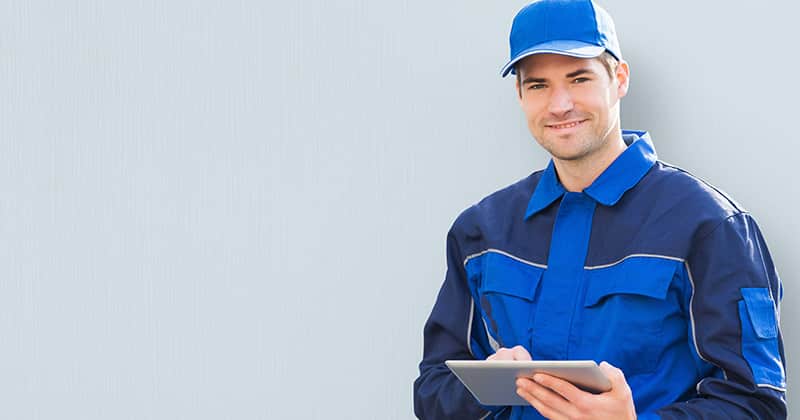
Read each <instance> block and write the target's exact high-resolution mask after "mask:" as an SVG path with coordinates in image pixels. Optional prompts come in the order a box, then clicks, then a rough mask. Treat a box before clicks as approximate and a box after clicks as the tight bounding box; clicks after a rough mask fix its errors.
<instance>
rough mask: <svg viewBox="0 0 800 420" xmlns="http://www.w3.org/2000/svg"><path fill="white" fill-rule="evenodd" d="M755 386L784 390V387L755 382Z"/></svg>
mask: <svg viewBox="0 0 800 420" xmlns="http://www.w3.org/2000/svg"><path fill="white" fill-rule="evenodd" d="M756 386H757V387H759V388H769V389H774V390H775V391H778V392H786V388H781V387H778V386H774V385H770V384H756Z"/></svg>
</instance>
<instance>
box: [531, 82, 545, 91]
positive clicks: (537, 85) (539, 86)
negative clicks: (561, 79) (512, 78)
mask: <svg viewBox="0 0 800 420" xmlns="http://www.w3.org/2000/svg"><path fill="white" fill-rule="evenodd" d="M545 87H546V85H544V84H542V83H534V84H532V85H529V86H528V89H531V90H539V89H544V88H545Z"/></svg>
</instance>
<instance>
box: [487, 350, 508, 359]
mask: <svg viewBox="0 0 800 420" xmlns="http://www.w3.org/2000/svg"><path fill="white" fill-rule="evenodd" d="M486 360H514V359H513V353H512V352H511V350H510V349H507V348H505V347H502V348H499V349H497V352H496V353H495V354H493V355H491V356H489V357H487V358H486Z"/></svg>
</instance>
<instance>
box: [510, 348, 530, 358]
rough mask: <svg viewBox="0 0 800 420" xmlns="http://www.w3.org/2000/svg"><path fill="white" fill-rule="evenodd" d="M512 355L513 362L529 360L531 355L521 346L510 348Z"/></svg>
mask: <svg viewBox="0 0 800 420" xmlns="http://www.w3.org/2000/svg"><path fill="white" fill-rule="evenodd" d="M511 352H512V353H513V355H514V360H531V354H530V353H528V350H526V349H525V347H522V346H514V347H512V348H511Z"/></svg>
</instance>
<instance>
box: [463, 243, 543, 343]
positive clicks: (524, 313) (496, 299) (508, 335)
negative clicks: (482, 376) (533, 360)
mask: <svg viewBox="0 0 800 420" xmlns="http://www.w3.org/2000/svg"><path fill="white" fill-rule="evenodd" d="M484 258H485V259H484V261H483V270H482V271H483V272H482V277H481V284H480V286H479V288H478V292H479V294H480V300H481V305H480V306H481V313H482V315H483V318H484V320H485V321H486V327H487V329H488V330H489V332H490V334H491V335H492V336H493V337H494V339H495V340H496V341H497V342H498V343H499V344H500V346H502V347H509V348H510V347H513V346H516V345H518V344H519V345H525V346H527V345H528V342H529V340H530V334H531V326H532V322H531V317H532V315H533V303H534V300H535V297H536V291H537V289H538V286H539V282H540V280H541V277H542V273H543V272H544V269H543V268H540V267H537V266H534V265H531V264H527V263H524V262H521V261H518V260H515V259H514V258H511V257H508V256H506V255H503V254H499V253H487V254H486V255H485V256H484Z"/></svg>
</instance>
